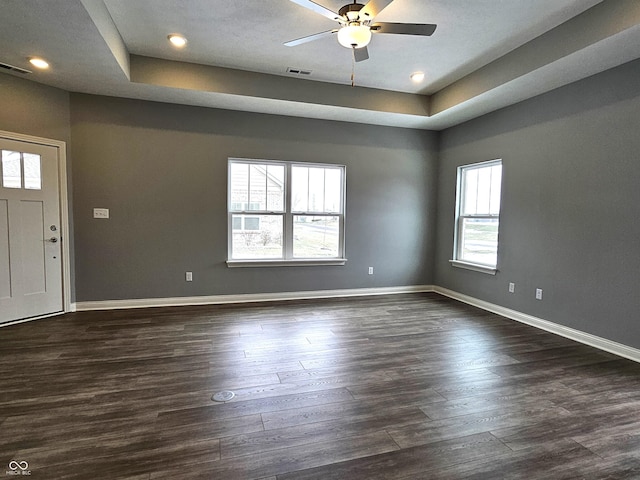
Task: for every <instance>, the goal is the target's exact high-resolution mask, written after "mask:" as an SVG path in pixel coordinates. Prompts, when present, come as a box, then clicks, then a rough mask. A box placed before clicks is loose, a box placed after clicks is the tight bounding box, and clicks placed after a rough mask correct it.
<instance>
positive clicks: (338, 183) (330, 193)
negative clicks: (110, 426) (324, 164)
mask: <svg viewBox="0 0 640 480" xmlns="http://www.w3.org/2000/svg"><path fill="white" fill-rule="evenodd" d="M341 203H342V170H341V169H339V168H327V169H325V184H324V211H325V212H326V213H330V212H340V211H342V205H341Z"/></svg>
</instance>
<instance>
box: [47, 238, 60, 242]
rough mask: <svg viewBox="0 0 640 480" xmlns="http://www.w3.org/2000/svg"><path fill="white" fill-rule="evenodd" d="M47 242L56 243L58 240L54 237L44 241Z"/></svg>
mask: <svg viewBox="0 0 640 480" xmlns="http://www.w3.org/2000/svg"><path fill="white" fill-rule="evenodd" d="M46 241H47V242H51V243H57V242H58V239H57V238H56V237H51V238H49V239H48V240H46Z"/></svg>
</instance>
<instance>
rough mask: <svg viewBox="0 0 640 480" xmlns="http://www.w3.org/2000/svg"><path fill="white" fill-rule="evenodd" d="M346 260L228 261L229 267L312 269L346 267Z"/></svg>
mask: <svg viewBox="0 0 640 480" xmlns="http://www.w3.org/2000/svg"><path fill="white" fill-rule="evenodd" d="M345 263H347V259H346V258H327V259H324V258H319V259H315V258H307V259H299V260H227V267H229V268H238V267H240V268H242V267H312V266H317V265H325V266H326V265H344V264H345Z"/></svg>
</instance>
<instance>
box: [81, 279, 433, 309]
mask: <svg viewBox="0 0 640 480" xmlns="http://www.w3.org/2000/svg"><path fill="white" fill-rule="evenodd" d="M434 288H435V287H434V286H433V285H408V286H402V287H378V288H352V289H342V290H311V291H302V292H274V293H251V294H239V295H210V296H198V297H174V298H139V299H130V300H104V301H96V302H76V303H75V310H76V311H78V312H86V311H92V310H117V309H122V308H151V307H177V306H183V305H219V304H225V303H255V302H278V301H283V300H306V299H312V298H337V297H364V296H369V295H393V294H399V293H418V292H433V291H434Z"/></svg>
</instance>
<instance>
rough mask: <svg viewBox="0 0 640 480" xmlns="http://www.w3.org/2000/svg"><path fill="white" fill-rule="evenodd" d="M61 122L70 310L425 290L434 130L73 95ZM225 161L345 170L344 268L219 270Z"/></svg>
mask: <svg viewBox="0 0 640 480" xmlns="http://www.w3.org/2000/svg"><path fill="white" fill-rule="evenodd" d="M71 124H72V126H71V129H72V139H73V141H72V152H73V157H74V167H73V174H74V182H75V189H74V195H75V197H74V200H75V208H74V218H75V229H76V250H75V255H76V290H77V299H78V301H91V300H110V299H131V298H154V297H179V296H191V295H221V294H241V293H262V292H281V291H282V292H287V291H304V290H323V289H346V288H365V287H386V286H400V285H420V284H431V283H432V281H433V276H432V272H433V263H432V262H433V257H434V249H435V232H434V226H435V212H436V208H435V201H436V182H437V151H436V149H437V133H435V132H424V131H418V130H407V129H397V128H388V127H377V126H365V125H356V124H348V123H339V122H330V121H319V120H308V119H299V118H287V117H278V116H268V115H261V114H253V113H245V112H231V111H222V110H213V109H206V108H199V107H188V106H178V105H171V104H163V103H152V102H143V101H133V100H125V99H115V98H109V97H97V96H90V95H82V94H72V96H71ZM229 157H245V158H259V159H275V160H295V161H309V162H322V163H338V164H344V165H346V167H347V201H346V206H347V211H346V223H347V226H346V256H347V258H348V262H347V264H346V265H345V266H322V267H274V268H231V269H230V268H227V266H226V263H225V261H226V259H227V214H226V192H227V175H226V174H227V159H228V158H229ZM94 207H102V208H109V209H110V215H111V218H110V219H109V220H97V219H93V218H92V209H93V208H94ZM368 266H373V267H374V268H375V275H373V276H369V275H367V267H368ZM185 271H193V278H194V281H193V282H190V283H187V282H185V281H184V272H185Z"/></svg>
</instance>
